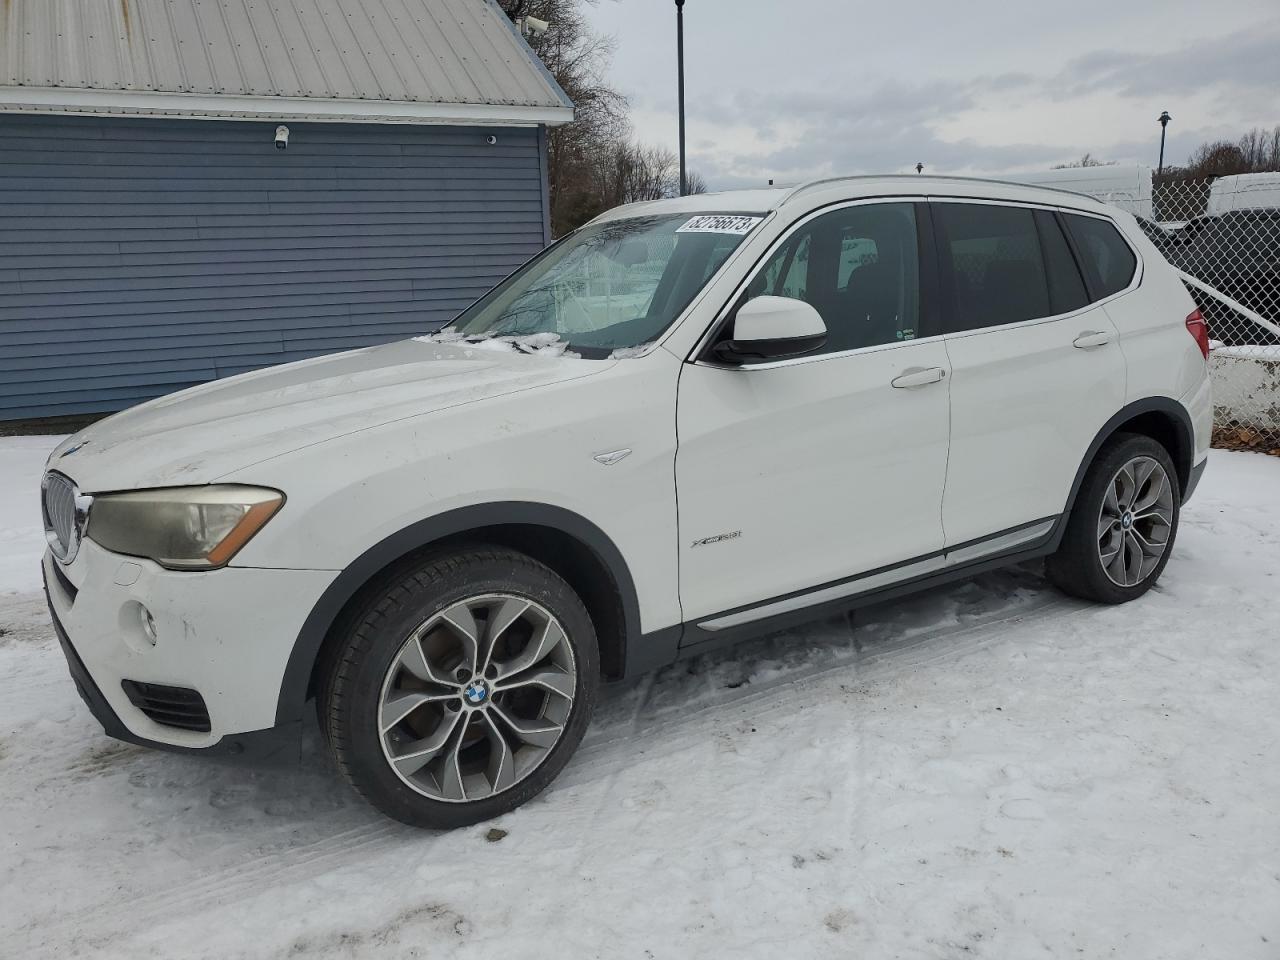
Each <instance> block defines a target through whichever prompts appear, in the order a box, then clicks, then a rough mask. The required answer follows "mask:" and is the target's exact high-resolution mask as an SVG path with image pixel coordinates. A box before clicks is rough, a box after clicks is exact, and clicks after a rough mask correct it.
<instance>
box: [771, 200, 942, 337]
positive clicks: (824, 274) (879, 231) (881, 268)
mask: <svg viewBox="0 0 1280 960" xmlns="http://www.w3.org/2000/svg"><path fill="white" fill-rule="evenodd" d="M765 295H768V296H775V297H793V298H795V299H797V300H804V301H805V302H806V303H808V304H810V305H812V306H813V307H814V309H816V310H817V311H818V313H819V314H821V315H822V319H823V321H824V322H825V323H826V325H827V343H826V345H825V346H824V347H823V351H822V352H824V353H839V352H841V351H844V350H855V349H857V348H858V347H871V346H878V345H880V344H884V343H894V342H897V341H899V340H911V339H913V338H914V337H915V336H916V332H917V330H918V328H919V317H920V260H919V245H918V241H917V234H916V216H915V208H914V206H913V205H912V204H910V203H877V204H866V205H860V206H855V207H846V208H845V209H843V210H835V211H832V212H831V213H827V214H824V215H822V216H820V217H816V218H814V219H813V220H811V221H810V222H809V223H807V224H805V225H804V226H803V227H801V228H800V229H799V230H797V231H796V232H795V233H793V234H792V235H791V236H790V237H789V238H788V239H787V241H786V242H785V243H783V245H782V246H781V247H779V248H778V249H777V250H776V251H774V253H773V255H772V256H771V257H769V259H768V260H766V261H765V263H764V265H763V266H762V267H761V268H760V270H759V272H758V273H757V274H756V276H755V277H754V278H753V279H752V280H751V282H750V283H749V284H748V285H747V296H748V298H752V297H759V296H765Z"/></svg>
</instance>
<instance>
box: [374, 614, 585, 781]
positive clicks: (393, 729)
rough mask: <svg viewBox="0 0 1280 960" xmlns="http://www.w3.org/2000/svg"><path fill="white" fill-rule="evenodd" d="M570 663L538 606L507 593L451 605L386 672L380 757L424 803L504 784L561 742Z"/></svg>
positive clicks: (550, 619) (570, 695) (555, 628)
mask: <svg viewBox="0 0 1280 960" xmlns="http://www.w3.org/2000/svg"><path fill="white" fill-rule="evenodd" d="M575 667H576V665H575V660H574V654H573V648H572V646H571V645H570V643H569V638H568V636H567V635H566V633H565V631H564V628H563V627H562V626H561V625H560V622H559V621H558V620H557V619H556V617H555V616H554V615H553V614H552V613H551V612H550V611H549V610H548V609H547V608H546V607H544V606H542V605H541V604H539V603H537V602H535V601H533V600H529V599H528V598H526V597H518V596H513V595H509V594H485V595H482V596H476V597H471V598H468V599H466V600H461V601H459V602H457V603H454V604H453V605H451V606H449V607H447V608H446V609H444V610H442V611H440V612H438V613H436V614H434V615H433V616H432V617H430V618H429V619H428V620H427V621H426V622H425V623H423V624H421V625H420V626H419V627H417V628H416V629H415V630H414V631H413V632H412V633H411V634H410V635H409V637H408V638H407V639H406V640H405V642H404V644H403V645H402V646H401V648H400V650H399V652H398V653H397V654H396V656H395V658H394V659H393V660H392V662H391V666H390V668H389V669H388V670H387V675H386V678H385V679H384V681H383V685H382V693H381V696H380V697H379V700H378V729H379V734H380V739H381V742H382V752H383V755H384V756H385V757H386V759H387V762H388V763H389V764H390V765H391V768H392V769H393V770H394V771H395V773H396V775H397V776H398V777H399V778H400V779H401V780H402V781H404V783H406V784H407V785H408V786H409V787H411V788H412V789H414V790H416V791H418V792H419V793H421V794H423V795H425V796H427V797H429V798H431V799H432V800H440V801H445V802H451V803H463V802H467V801H472V800H480V799H483V798H485V797H490V796H493V795H494V794H497V793H501V792H503V791H505V790H509V789H511V788H512V787H514V786H515V785H516V784H518V783H520V782H521V781H522V780H524V779H525V778H527V777H528V776H529V775H530V774H531V773H532V772H533V771H534V770H535V769H536V768H537V767H538V765H539V764H541V763H542V761H543V760H544V759H546V757H547V755H548V754H549V753H550V752H551V750H552V748H554V747H555V745H556V744H557V743H558V742H559V741H560V738H561V735H562V734H563V732H564V728H565V725H566V724H567V723H568V721H569V716H570V714H571V712H572V709H573V702H574V694H575V692H576V689H577V672H576V669H575Z"/></svg>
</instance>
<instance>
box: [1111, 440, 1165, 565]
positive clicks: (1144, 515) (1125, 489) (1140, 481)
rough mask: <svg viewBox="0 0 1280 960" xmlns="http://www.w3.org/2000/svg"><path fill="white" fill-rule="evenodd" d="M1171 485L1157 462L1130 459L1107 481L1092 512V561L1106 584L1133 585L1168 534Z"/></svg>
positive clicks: (1157, 558)
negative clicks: (1095, 533)
mask: <svg viewBox="0 0 1280 960" xmlns="http://www.w3.org/2000/svg"><path fill="white" fill-rule="evenodd" d="M1173 496H1174V487H1173V483H1172V482H1171V481H1170V479H1169V475H1168V473H1166V472H1165V469H1164V467H1163V466H1162V465H1161V464H1160V462H1159V461H1158V460H1154V459H1152V458H1151V457H1135V458H1134V459H1132V460H1130V461H1129V462H1128V463H1126V464H1125V465H1124V466H1122V467H1121V468H1120V469H1119V470H1118V471H1116V474H1115V476H1113V477H1112V478H1111V482H1110V483H1109V484H1108V485H1107V490H1106V495H1105V496H1104V497H1103V500H1102V507H1101V509H1100V510H1099V513H1098V559H1099V560H1101V561H1102V569H1103V571H1104V572H1105V573H1106V575H1107V577H1108V578H1109V579H1110V580H1111V582H1112V583H1114V584H1116V586H1120V587H1135V586H1137V585H1138V584H1140V583H1141V582H1142V581H1143V580H1144V579H1145V578H1146V577H1148V576H1150V575H1151V572H1152V571H1153V570H1155V568H1156V567H1157V566H1159V564H1160V558H1161V557H1163V556H1164V554H1165V551H1166V550H1167V549H1168V546H1169V539H1170V537H1171V536H1172V535H1173V512H1174V502H1173Z"/></svg>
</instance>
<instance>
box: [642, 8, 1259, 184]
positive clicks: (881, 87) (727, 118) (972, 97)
mask: <svg viewBox="0 0 1280 960" xmlns="http://www.w3.org/2000/svg"><path fill="white" fill-rule="evenodd" d="M1262 9H1263V10H1264V11H1265V5H1264V7H1263V8H1262ZM1175 13H1176V11H1175ZM1246 14H1247V15H1250V16H1252V15H1253V14H1252V12H1251V11H1246ZM1152 15H1153V16H1154V15H1156V11H1152ZM1086 19H1088V18H1086ZM1095 19H1096V18H1095ZM1216 19H1220V20H1221V22H1222V23H1223V25H1224V27H1226V28H1230V27H1233V26H1235V24H1232V23H1230V22H1229V21H1227V20H1225V19H1221V18H1216ZM1237 19H1238V18H1237ZM1024 26H1026V25H1024ZM1076 27H1078V30H1077V40H1079V38H1080V34H1084V35H1087V36H1088V37H1089V38H1090V39H1093V38H1096V37H1101V36H1105V35H1106V34H1105V33H1103V32H1101V31H1098V30H1097V29H1096V23H1085V24H1080V25H1076ZM1027 29H1031V27H1030V26H1027ZM1129 32H1130V33H1131V32H1132V31H1129ZM1112 34H1113V35H1114V34H1115V31H1112ZM1125 35H1128V34H1127V33H1126V34H1125ZM722 39H725V40H726V41H727V40H731V39H732V38H731V37H728V36H725V37H723V38H722ZM1069 42H1070V37H1069V36H1068V37H1064V40H1063V44H1064V45H1066V44H1068V43H1069ZM924 43H926V44H929V43H932V44H934V46H935V47H936V46H937V45H938V44H940V43H945V38H934V39H932V40H930V39H927V38H926V40H925V41H924ZM781 48H782V45H780V49H781ZM1016 48H1017V45H1015V44H1008V43H1006V44H997V45H992V46H990V47H982V48H979V47H975V46H973V45H972V44H971V45H970V46H969V47H967V48H962V49H961V50H960V51H959V52H958V53H957V52H956V50H955V49H951V50H949V51H948V53H949V54H950V59H949V60H947V61H946V62H945V63H938V64H935V63H933V61H932V60H931V59H930V53H931V49H932V48H930V47H928V46H925V47H922V48H921V49H920V50H919V51H915V50H913V51H912V58H911V59H909V60H908V59H903V58H899V59H898V61H897V62H896V64H895V65H894V66H893V67H892V68H891V69H886V68H884V66H883V63H882V59H873V54H872V53H865V54H862V55H860V56H851V57H850V58H849V62H847V63H844V64H830V65H827V64H825V63H824V64H823V65H822V67H821V69H817V70H815V69H813V68H812V65H807V66H809V67H810V68H809V69H802V68H801V66H800V65H795V64H792V65H788V64H785V63H779V64H775V65H771V67H770V68H769V69H767V70H764V69H762V70H758V71H753V70H749V69H748V70H745V71H743V72H741V73H737V74H727V75H725V76H723V77H720V76H717V81H718V82H716V83H714V84H705V83H703V84H698V85H697V86H696V89H697V90H698V91H699V93H697V94H691V97H690V100H689V103H688V112H689V121H690V122H689V129H690V141H689V150H690V165H691V167H692V168H693V169H695V170H697V171H698V172H700V173H701V174H702V175H703V176H704V177H706V178H707V180H708V182H709V184H710V185H711V186H712V187H713V188H718V189H726V188H731V187H736V186H748V185H762V184H763V183H764V182H765V181H766V180H767V179H769V178H773V179H775V180H776V181H777V182H779V183H786V182H794V181H797V180H802V179H806V178H809V177H820V176H827V175H832V174H838V173H863V172H886V171H906V170H910V169H912V168H913V167H914V165H915V163H916V162H918V161H919V162H923V163H925V165H926V167H927V169H928V170H929V171H932V172H955V173H983V172H986V173H1000V172H1005V171H1013V170H1019V169H1030V168H1041V169H1044V168H1048V167H1050V166H1052V165H1053V164H1055V163H1062V162H1066V161H1070V160H1073V159H1076V158H1078V157H1079V156H1080V155H1081V154H1083V153H1085V152H1086V151H1088V152H1091V153H1093V154H1094V155H1095V156H1100V157H1102V158H1105V159H1108V160H1116V161H1120V162H1146V163H1150V164H1152V165H1154V163H1155V160H1156V155H1155V154H1156V151H1157V149H1158V143H1159V129H1158V127H1157V126H1156V124H1155V118H1156V115H1157V114H1158V113H1159V110H1160V109H1165V108H1167V109H1169V110H1170V111H1171V112H1172V113H1173V115H1174V124H1173V125H1172V126H1171V127H1170V130H1169V135H1170V136H1169V143H1168V152H1167V156H1168V158H1169V160H1170V161H1171V162H1173V161H1181V160H1182V159H1184V158H1185V156H1186V155H1187V154H1188V153H1189V152H1190V151H1191V150H1192V149H1194V147H1195V146H1197V145H1198V144H1199V143H1200V142H1203V141H1204V140H1206V139H1215V138H1220V137H1224V136H1225V137H1230V138H1234V137H1236V136H1239V135H1240V134H1241V133H1243V132H1244V131H1245V130H1247V129H1249V128H1250V127H1251V126H1254V125H1259V124H1260V125H1267V126H1270V125H1271V124H1274V123H1276V122H1277V121H1280V115H1278V114H1277V108H1278V107H1280V101H1278V100H1277V86H1278V85H1277V74H1276V70H1277V67H1276V63H1277V59H1276V53H1275V51H1276V50H1277V49H1280V21H1277V20H1276V19H1275V18H1274V17H1268V16H1266V15H1265V12H1264V14H1263V21H1262V22H1261V23H1259V24H1258V25H1257V26H1256V27H1254V28H1252V29H1248V30H1239V29H1228V31H1227V32H1224V33H1223V34H1221V35H1219V36H1210V37H1200V38H1197V39H1196V40H1194V41H1187V40H1185V39H1184V40H1182V41H1181V42H1173V43H1169V44H1168V45H1167V48H1166V49H1164V50H1155V51H1151V52H1148V51H1146V50H1141V49H1132V50H1122V49H1116V48H1115V47H1114V46H1110V45H1108V46H1105V47H1100V48H1099V49H1096V50H1092V51H1089V52H1086V53H1082V54H1080V55H1077V56H1073V57H1070V58H1069V59H1066V60H1062V59H1060V58H1057V57H1052V58H1051V57H1048V56H1043V57H1042V58H1043V59H1044V60H1045V62H1046V69H1044V70H1041V71H1033V70H1031V69H1028V68H1027V67H1028V64H1027V63H1026V62H1025V58H1024V61H1023V62H1015V61H1016V58H1012V57H1011V55H1010V51H1011V50H1016ZM938 59H940V58H937V57H935V58H933V60H938ZM970 65H980V66H981V69H979V70H976V71H974V72H972V73H969V74H967V75H964V74H963V71H964V69H965V68H966V67H968V66H970ZM926 66H934V67H936V68H937V69H941V70H945V71H946V73H947V74H950V75H941V76H939V75H933V76H930V75H929V74H928V73H927V72H926V69H925V67H926ZM868 74H870V75H872V77H873V79H871V80H870V81H868ZM815 76H817V77H819V79H818V80H816V81H815V80H814V79H813V78H814V77H815ZM784 77H789V78H790V82H786V81H784V80H783V79H782V78H784ZM708 87H710V89H711V90H712V91H713V92H712V93H709V94H703V93H701V91H703V90H706V89H708ZM628 92H632V91H628ZM669 100H670V97H669V95H668V94H667V93H665V92H663V93H658V92H656V91H654V90H653V89H652V84H650V85H648V86H647V87H644V88H642V90H641V92H640V93H639V94H635V93H634V92H633V103H634V104H635V106H636V107H637V111H638V114H639V116H638V118H637V121H638V122H637V127H638V129H639V130H640V133H641V135H642V136H647V135H649V131H651V130H652V131H662V135H663V136H669V134H668V133H667V130H668V128H669V125H670V117H671V104H670V102H669Z"/></svg>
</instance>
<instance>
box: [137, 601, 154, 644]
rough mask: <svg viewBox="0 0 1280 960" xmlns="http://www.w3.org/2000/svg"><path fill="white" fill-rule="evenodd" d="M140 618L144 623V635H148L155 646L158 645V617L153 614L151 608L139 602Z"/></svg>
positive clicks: (148, 638) (142, 623)
mask: <svg viewBox="0 0 1280 960" xmlns="http://www.w3.org/2000/svg"><path fill="white" fill-rule="evenodd" d="M138 620H139V622H140V623H141V625H142V635H143V636H144V637H146V638H147V640H149V641H150V643H151V645H152V646H153V647H154V646H155V645H156V640H157V639H158V635H157V632H156V618H155V617H153V616H151V611H150V610H148V609H147V608H146V607H144V606H143V605H142V604H138Z"/></svg>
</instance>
